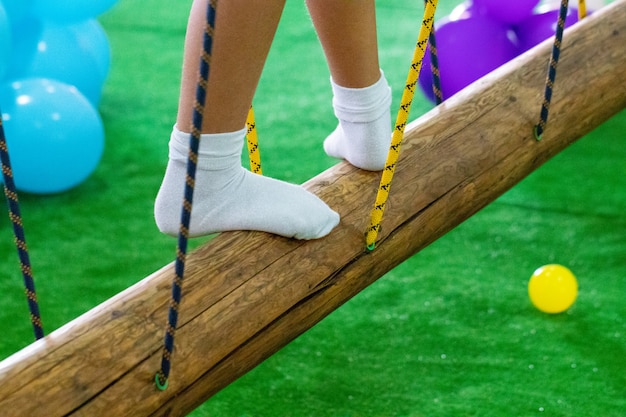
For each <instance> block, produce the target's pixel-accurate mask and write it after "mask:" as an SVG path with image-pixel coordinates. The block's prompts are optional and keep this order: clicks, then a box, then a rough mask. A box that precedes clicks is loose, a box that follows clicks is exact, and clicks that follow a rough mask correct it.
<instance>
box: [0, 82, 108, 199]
mask: <svg viewBox="0 0 626 417" xmlns="http://www.w3.org/2000/svg"><path fill="white" fill-rule="evenodd" d="M0 108H1V109H2V112H3V114H2V118H3V121H4V128H5V135H6V139H7V145H8V148H9V155H10V157H11V163H12V166H13V176H14V179H15V184H16V187H17V188H18V189H19V190H21V191H25V192H31V193H37V194H50V193H57V192H61V191H65V190H68V189H70V188H72V187H75V186H77V185H78V184H80V183H82V182H83V181H84V180H85V179H86V178H87V177H88V176H89V175H90V174H91V173H92V172H93V171H94V169H95V168H96V166H97V165H98V162H99V161H100V158H101V156H102V152H103V148H104V128H103V125H102V121H101V119H100V116H99V114H98V112H97V111H96V110H95V109H94V108H93V106H92V105H91V103H89V101H88V100H87V99H86V98H85V97H84V96H83V95H82V94H80V92H79V91H78V90H77V89H76V88H75V87H73V86H70V85H67V84H64V83H62V82H59V81H55V80H49V79H44V78H29V79H23V80H17V81H14V82H12V83H5V84H3V85H1V86H0Z"/></svg>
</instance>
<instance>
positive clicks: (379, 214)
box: [365, 0, 437, 250]
mask: <svg viewBox="0 0 626 417" xmlns="http://www.w3.org/2000/svg"><path fill="white" fill-rule="evenodd" d="M425 3H426V9H425V10H424V18H423V20H422V26H421V28H420V32H419V36H418V39H417V44H416V45H415V51H414V54H413V61H412V63H411V68H410V69H409V75H408V77H407V81H406V85H405V87H404V92H403V93H402V102H401V104H400V109H399V110H398V116H397V118H396V125H395V128H394V131H393V134H392V136H391V147H390V148H389V154H388V155H387V161H386V162H385V169H384V170H383V174H382V178H381V180H380V185H379V187H378V193H377V195H376V202H375V203H374V208H373V209H372V212H371V220H370V225H369V227H368V228H367V232H366V234H365V243H366V246H367V249H368V250H374V248H375V246H376V237H377V236H378V232H379V231H380V224H381V222H382V220H383V213H384V211H385V204H386V203H387V199H388V197H389V189H390V187H391V181H392V179H393V174H394V171H395V169H396V163H397V161H398V157H399V156H400V147H401V146H402V140H403V139H404V129H405V128H406V124H407V121H408V119H409V112H410V110H411V104H412V103H413V96H414V95H415V88H416V86H417V79H418V77H419V73H420V69H421V67H422V61H423V59H424V53H425V52H426V44H427V43H428V38H429V36H430V33H431V31H432V28H433V24H434V21H435V10H436V8H437V0H426V2H425Z"/></svg>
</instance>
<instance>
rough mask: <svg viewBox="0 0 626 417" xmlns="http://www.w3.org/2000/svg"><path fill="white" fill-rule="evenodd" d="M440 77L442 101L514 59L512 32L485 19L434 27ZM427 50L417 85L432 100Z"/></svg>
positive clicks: (428, 52)
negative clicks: (418, 84)
mask: <svg viewBox="0 0 626 417" xmlns="http://www.w3.org/2000/svg"><path fill="white" fill-rule="evenodd" d="M435 37H436V41H437V55H438V58H439V73H440V75H441V90H442V94H443V98H444V99H447V98H449V97H450V96H452V95H453V94H455V93H456V92H458V91H459V90H461V89H463V88H465V87H466V86H468V85H469V84H471V83H472V82H474V81H476V80H477V79H479V78H481V77H482V76H484V75H486V74H487V73H489V72H491V71H493V70H494V69H496V68H498V67H499V66H500V65H502V64H504V63H506V62H508V61H509V60H511V59H513V58H515V56H516V55H517V44H516V42H515V36H514V34H512V30H510V29H509V28H508V26H507V25H504V24H502V23H499V22H494V21H492V20H490V19H487V18H486V17H484V16H474V17H471V18H468V19H461V20H455V21H452V20H447V19H444V20H442V21H441V22H440V23H437V24H435ZM430 63H431V60H430V48H428V49H427V50H426V54H425V56H424V62H423V65H422V69H421V71H420V77H419V83H420V86H421V87H422V89H423V90H424V92H425V94H426V95H427V96H428V97H429V98H431V99H432V98H433V94H432V72H431V70H430Z"/></svg>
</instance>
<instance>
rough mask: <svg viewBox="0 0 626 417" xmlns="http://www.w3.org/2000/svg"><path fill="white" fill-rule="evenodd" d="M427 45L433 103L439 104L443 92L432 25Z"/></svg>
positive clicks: (435, 38)
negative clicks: (431, 77)
mask: <svg viewBox="0 0 626 417" xmlns="http://www.w3.org/2000/svg"><path fill="white" fill-rule="evenodd" d="M426 1H427V0H426ZM426 1H425V3H426ZM428 47H429V49H430V73H431V74H432V76H433V83H432V86H433V95H434V96H435V104H441V103H442V102H443V92H442V91H441V73H440V72H439V55H438V54H437V37H436V36H435V26H434V25H433V27H432V29H431V31H430V36H429V37H428Z"/></svg>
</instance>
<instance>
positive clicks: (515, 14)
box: [473, 0, 539, 24]
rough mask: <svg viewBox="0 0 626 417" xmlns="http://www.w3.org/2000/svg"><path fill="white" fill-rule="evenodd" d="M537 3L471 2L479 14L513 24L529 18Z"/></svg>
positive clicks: (525, 0)
mask: <svg viewBox="0 0 626 417" xmlns="http://www.w3.org/2000/svg"><path fill="white" fill-rule="evenodd" d="M537 3H539V0H513V1H505V0H473V7H474V9H475V11H476V12H477V13H479V14H484V15H486V16H489V17H491V18H493V19H495V20H498V21H500V22H502V23H508V24H514V23H518V22H521V21H522V20H524V19H525V18H526V17H528V16H530V15H531V14H532V11H533V9H534V8H535V6H536V5H537Z"/></svg>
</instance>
